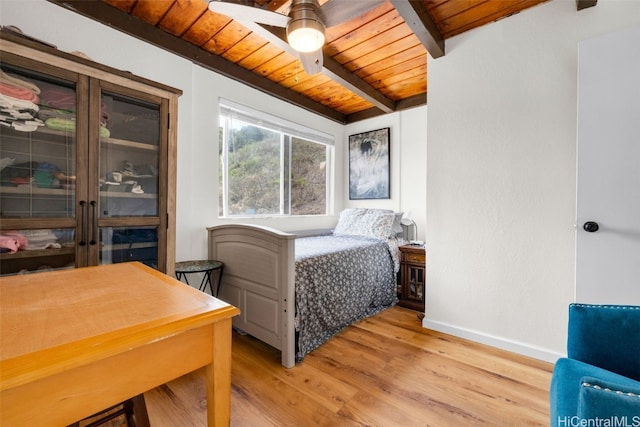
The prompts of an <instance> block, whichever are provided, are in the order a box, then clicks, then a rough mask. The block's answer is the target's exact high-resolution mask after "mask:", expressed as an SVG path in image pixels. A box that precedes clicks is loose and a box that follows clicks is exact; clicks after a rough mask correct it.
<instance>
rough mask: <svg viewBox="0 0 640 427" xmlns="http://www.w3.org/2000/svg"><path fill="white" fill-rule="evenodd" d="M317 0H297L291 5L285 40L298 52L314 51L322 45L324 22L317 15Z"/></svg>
mask: <svg viewBox="0 0 640 427" xmlns="http://www.w3.org/2000/svg"><path fill="white" fill-rule="evenodd" d="M319 7H320V6H319V5H318V0H298V1H294V2H293V5H292V6H291V13H290V15H289V16H290V17H291V20H290V21H289V23H288V24H287V40H288V41H289V45H291V47H292V48H294V49H295V50H297V51H298V52H315V51H317V50H318V49H320V48H322V45H324V41H325V38H324V24H323V23H322V21H321V20H320V17H319V16H318V9H319Z"/></svg>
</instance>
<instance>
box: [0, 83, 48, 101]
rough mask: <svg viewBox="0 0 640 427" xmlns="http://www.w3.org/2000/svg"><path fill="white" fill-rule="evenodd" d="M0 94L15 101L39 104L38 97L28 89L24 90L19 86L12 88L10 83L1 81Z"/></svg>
mask: <svg viewBox="0 0 640 427" xmlns="http://www.w3.org/2000/svg"><path fill="white" fill-rule="evenodd" d="M0 93H1V94H3V95H8V96H11V97H13V98H16V99H23V100H25V101H31V102H33V103H35V104H39V103H40V98H39V97H38V95H37V94H35V93H34V92H32V91H30V90H29V89H25V88H23V87H19V86H14V85H12V84H10V83H5V82H3V81H0Z"/></svg>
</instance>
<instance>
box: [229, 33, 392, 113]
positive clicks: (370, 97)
mask: <svg viewBox="0 0 640 427" xmlns="http://www.w3.org/2000/svg"><path fill="white" fill-rule="evenodd" d="M238 22H240V23H241V24H242V25H243V26H245V27H247V28H248V29H250V30H251V31H253V32H254V33H256V34H257V35H259V36H260V37H262V38H264V39H265V40H266V41H268V42H269V43H271V44H273V45H275V46H277V47H278V48H279V49H282V50H284V51H286V52H287V53H289V54H290V55H292V56H294V57H296V58H297V57H298V52H296V51H295V50H294V49H293V48H292V47H291V46H290V45H289V43H288V42H287V36H286V30H285V29H284V28H279V27H272V26H270V25H263V24H257V23H255V22H250V21H249V22H246V21H238ZM321 73H322V74H324V75H325V76H327V77H329V78H330V79H331V80H333V81H334V82H336V83H337V84H339V85H340V86H343V87H344V88H346V89H348V90H350V91H351V92H353V93H355V94H356V95H358V96H360V97H361V98H363V99H366V100H367V101H369V102H370V103H372V104H373V105H374V106H375V107H376V108H379V109H381V110H382V111H384V112H386V113H391V112H393V111H395V106H394V102H393V100H391V99H389V98H387V97H386V96H385V95H383V94H382V93H381V92H379V91H378V90H376V89H375V88H373V86H371V85H370V84H368V83H367V82H365V81H364V80H362V79H361V78H360V77H358V76H356V75H355V74H353V73H352V72H351V71H349V70H347V69H346V68H344V67H343V66H342V64H340V63H339V62H338V61H336V60H334V59H333V58H332V57H330V56H329V55H326V54H324V53H323V56H322V71H321Z"/></svg>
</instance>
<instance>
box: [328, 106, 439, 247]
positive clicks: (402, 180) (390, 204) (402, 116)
mask: <svg viewBox="0 0 640 427" xmlns="http://www.w3.org/2000/svg"><path fill="white" fill-rule="evenodd" d="M385 127H388V128H390V136H391V141H390V143H391V152H390V154H389V159H390V162H391V171H390V172H391V182H390V184H391V197H390V198H389V199H382V200H349V160H348V159H349V146H348V145H349V144H348V138H349V135H353V134H356V133H360V132H367V131H371V130H376V129H381V128H385ZM344 138H345V145H344V147H343V152H342V156H343V158H344V169H345V175H344V181H343V182H341V183H339V184H338V185H339V186H341V187H342V191H343V192H344V200H345V207H367V208H380V209H393V210H394V211H397V212H404V213H405V215H404V216H405V217H407V218H411V219H412V220H414V221H415V222H416V225H417V228H418V239H424V227H422V226H421V225H422V224H425V221H426V168H425V165H426V160H427V157H426V153H427V144H426V141H427V107H426V106H422V107H416V108H412V109H409V110H404V111H400V112H398V113H392V114H386V115H384V116H380V117H376V118H373V119H368V120H363V121H360V122H357V123H352V124H349V125H347V126H346V127H345V136H344Z"/></svg>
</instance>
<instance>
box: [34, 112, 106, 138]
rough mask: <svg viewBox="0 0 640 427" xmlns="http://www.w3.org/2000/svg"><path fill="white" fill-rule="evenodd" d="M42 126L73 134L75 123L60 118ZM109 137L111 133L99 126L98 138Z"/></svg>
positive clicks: (48, 121)
mask: <svg viewBox="0 0 640 427" xmlns="http://www.w3.org/2000/svg"><path fill="white" fill-rule="evenodd" d="M44 125H45V126H46V127H48V128H51V129H54V130H61V131H65V132H73V131H75V130H76V121H75V120H69V119H63V118H61V117H52V118H50V119H47V120H45V122H44ZM109 136H111V132H109V129H107V128H106V127H104V126H100V137H102V138H108V137H109Z"/></svg>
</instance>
